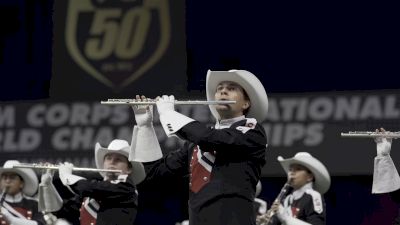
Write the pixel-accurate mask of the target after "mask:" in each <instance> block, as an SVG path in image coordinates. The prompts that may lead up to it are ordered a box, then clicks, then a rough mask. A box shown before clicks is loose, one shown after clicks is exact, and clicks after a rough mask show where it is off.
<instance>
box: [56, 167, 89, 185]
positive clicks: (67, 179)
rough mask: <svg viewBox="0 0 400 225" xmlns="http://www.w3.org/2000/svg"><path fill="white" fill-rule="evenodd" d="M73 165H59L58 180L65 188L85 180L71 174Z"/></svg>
mask: <svg viewBox="0 0 400 225" xmlns="http://www.w3.org/2000/svg"><path fill="white" fill-rule="evenodd" d="M73 168H74V165H73V164H72V163H69V162H65V163H64V164H60V166H59V167H58V172H59V174H60V180H61V182H62V183H63V184H64V185H65V186H69V185H72V184H75V183H76V182H78V181H79V180H84V179H85V178H83V177H80V176H76V175H73V174H72V169H73Z"/></svg>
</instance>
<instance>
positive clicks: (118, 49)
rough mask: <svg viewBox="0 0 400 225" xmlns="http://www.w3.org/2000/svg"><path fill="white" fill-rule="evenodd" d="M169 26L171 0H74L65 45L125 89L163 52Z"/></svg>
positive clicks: (94, 72)
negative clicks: (169, 2) (169, 1)
mask: <svg viewBox="0 0 400 225" xmlns="http://www.w3.org/2000/svg"><path fill="white" fill-rule="evenodd" d="M170 26H171V24H170V15H169V5H168V1H166V0H141V1H140V0H137V1H126V0H125V1H124V0H120V1H104V0H70V1H69V4H68V9H67V19H66V32H65V35H66V46H67V49H68V52H69V54H70V56H71V58H72V59H73V60H74V61H75V62H76V63H77V65H78V66H79V67H80V68H82V69H83V70H84V71H85V72H86V73H87V74H90V75H91V76H93V77H94V78H96V79H97V80H98V81H100V82H102V83H103V84H105V85H107V86H109V87H111V88H113V89H114V90H121V89H122V88H124V87H126V86H127V85H129V84H130V83H132V82H133V81H135V80H136V79H138V78H139V77H140V76H142V75H143V74H145V73H146V71H148V70H149V69H150V68H151V67H153V66H154V65H155V64H156V63H157V62H158V61H159V60H160V59H161V58H162V56H163V55H164V53H165V52H166V50H167V48H168V45H169V43H170V36H171V33H170V30H171V29H170Z"/></svg>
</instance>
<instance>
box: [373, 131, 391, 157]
mask: <svg viewBox="0 0 400 225" xmlns="http://www.w3.org/2000/svg"><path fill="white" fill-rule="evenodd" d="M380 131H381V132H382V133H384V132H386V131H385V130H384V129H383V128H381V130H380ZM376 132H379V130H376ZM375 142H376V153H377V156H387V155H390V150H391V147H392V138H382V137H377V138H375Z"/></svg>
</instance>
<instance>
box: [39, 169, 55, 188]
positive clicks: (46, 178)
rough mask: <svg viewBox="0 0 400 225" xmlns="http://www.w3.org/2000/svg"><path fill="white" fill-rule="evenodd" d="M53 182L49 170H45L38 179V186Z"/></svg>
mask: <svg viewBox="0 0 400 225" xmlns="http://www.w3.org/2000/svg"><path fill="white" fill-rule="evenodd" d="M52 181H53V174H52V171H51V170H50V169H47V170H46V173H43V174H42V177H41V178H40V184H41V185H49V184H51V183H52Z"/></svg>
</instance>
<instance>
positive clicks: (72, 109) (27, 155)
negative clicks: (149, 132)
mask: <svg viewBox="0 0 400 225" xmlns="http://www.w3.org/2000/svg"><path fill="white" fill-rule="evenodd" d="M399 97H400V91H379V92H377V91H375V92H346V93H344V92H343V93H336V92H328V93H314V94H307V93H306V94H274V95H270V98H269V112H268V119H267V120H266V121H264V122H263V123H262V125H263V126H264V128H265V130H266V132H267V134H268V143H269V144H268V148H267V149H268V150H267V164H266V165H265V167H264V169H263V175H264V176H270V175H272V176H282V175H284V172H283V170H282V168H281V167H280V165H279V163H278V162H277V160H276V158H277V156H279V155H281V156H283V157H284V158H286V157H291V156H293V155H294V154H295V153H296V152H299V151H307V152H310V153H311V154H312V155H314V156H316V157H317V158H319V159H320V160H321V161H322V162H323V163H324V164H325V165H326V166H327V168H328V169H329V171H330V172H331V174H332V175H360V174H361V175H362V174H372V170H373V160H374V157H375V155H376V150H375V143H374V141H373V139H371V138H364V139H361V138H343V137H341V136H340V133H341V132H349V131H373V130H375V129H376V128H379V127H384V128H386V129H387V130H391V131H397V130H399V128H400V123H399V121H400V120H399V118H400V104H399V101H400V100H398V99H400V98H399ZM176 109H177V111H180V112H181V113H183V114H185V115H187V116H190V117H192V118H194V119H196V120H198V121H200V122H204V123H208V124H210V125H212V124H213V123H214V122H213V117H212V116H211V114H210V112H209V108H208V106H198V105H197V106H196V105H193V106H182V105H178V106H176ZM155 111H156V110H155ZM134 124H135V121H134V116H133V111H132V109H131V108H130V107H129V106H109V105H101V104H99V102H88V101H79V102H78V101H72V102H54V101H51V102H39V101H38V102H29V103H18V104H3V105H1V106H0V127H1V130H0V154H1V157H0V159H1V162H0V163H3V162H4V161H5V160H8V159H18V160H21V161H24V162H62V161H69V162H72V163H74V164H75V165H77V166H82V167H94V161H93V156H94V145H95V143H96V142H99V143H100V144H101V145H103V146H106V145H108V143H109V142H110V141H111V140H112V139H114V138H121V139H126V140H128V141H130V140H131V135H132V128H133V126H134ZM154 126H155V129H156V133H157V136H158V138H159V141H160V143H161V146H162V149H163V151H164V153H167V152H169V151H172V150H175V149H177V148H179V147H180V146H181V145H182V143H183V142H182V141H181V140H179V139H178V138H167V137H166V135H165V133H164V131H163V130H162V127H161V125H160V123H159V118H158V114H157V113H156V112H155V113H154ZM393 148H394V150H393V151H392V157H393V159H394V160H395V161H399V160H400V152H399V151H396V141H394V144H393Z"/></svg>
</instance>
